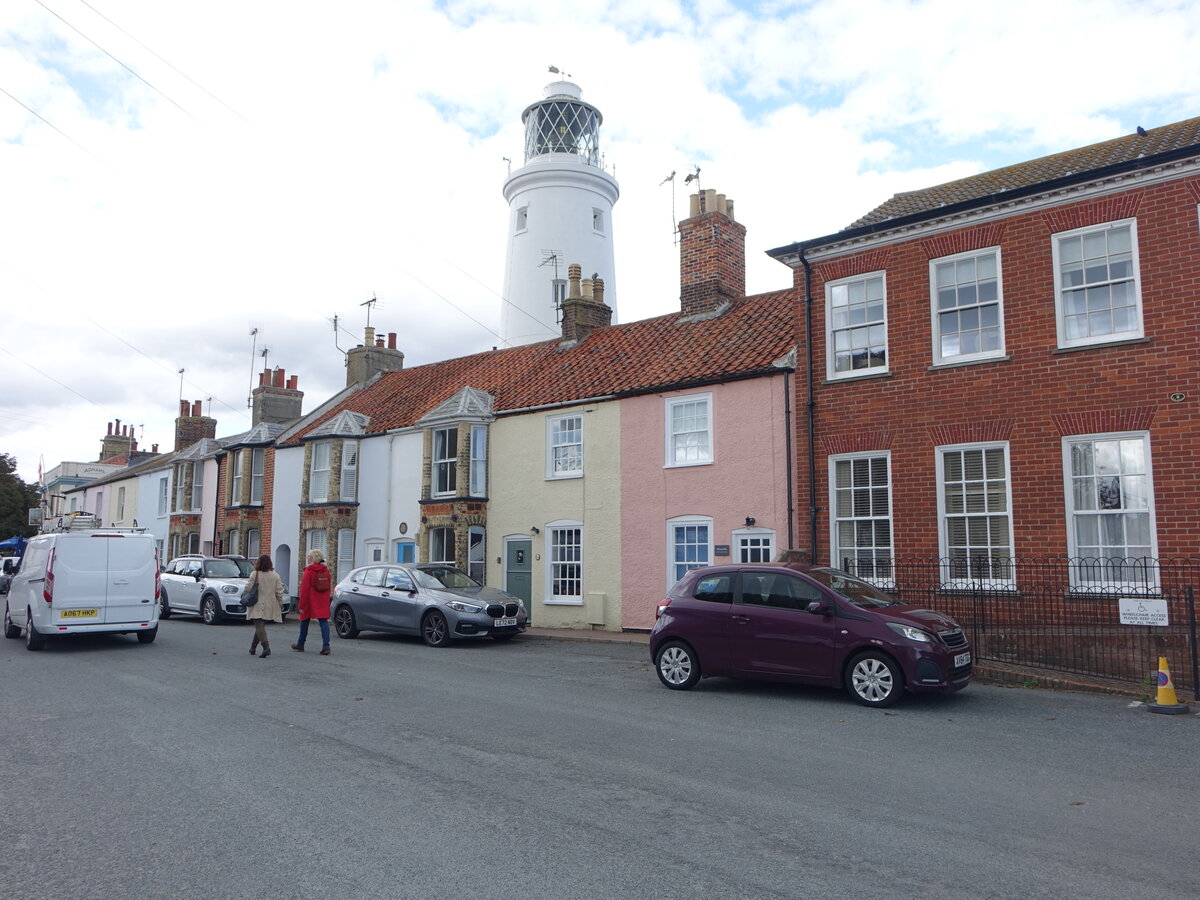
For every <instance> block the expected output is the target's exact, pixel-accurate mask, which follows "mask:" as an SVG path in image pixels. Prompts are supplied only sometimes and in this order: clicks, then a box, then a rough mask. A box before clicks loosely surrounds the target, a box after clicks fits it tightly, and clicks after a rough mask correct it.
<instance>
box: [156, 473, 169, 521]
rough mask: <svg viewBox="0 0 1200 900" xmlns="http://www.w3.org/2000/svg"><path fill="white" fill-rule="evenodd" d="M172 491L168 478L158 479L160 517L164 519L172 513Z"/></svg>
mask: <svg viewBox="0 0 1200 900" xmlns="http://www.w3.org/2000/svg"><path fill="white" fill-rule="evenodd" d="M170 506H171V490H170V483H169V479H168V478H167V476H165V475H164V476H163V477H162V478H160V479H158V516H159V518H162V517H163V516H165V515H167V513H168V512H170Z"/></svg>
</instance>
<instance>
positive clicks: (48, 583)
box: [42, 548, 54, 605]
mask: <svg viewBox="0 0 1200 900" xmlns="http://www.w3.org/2000/svg"><path fill="white" fill-rule="evenodd" d="M42 599H43V600H45V601H46V604H47V605H49V604H51V603H53V602H54V549H53V548H51V549H50V558H49V559H48V560H47V561H46V578H45V579H44V580H43V581H42Z"/></svg>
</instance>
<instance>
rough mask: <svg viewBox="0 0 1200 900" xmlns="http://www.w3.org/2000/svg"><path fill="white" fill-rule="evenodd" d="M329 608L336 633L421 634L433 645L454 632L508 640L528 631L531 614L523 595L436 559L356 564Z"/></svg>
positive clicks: (455, 635)
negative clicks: (489, 584) (488, 584)
mask: <svg viewBox="0 0 1200 900" xmlns="http://www.w3.org/2000/svg"><path fill="white" fill-rule="evenodd" d="M330 611H331V613H332V616H333V627H334V629H335V630H336V631H337V633H338V637H343V638H353V637H357V635H358V633H359V631H389V632H393V633H395V634H419V635H420V636H421V638H422V639H423V640H424V641H425V643H426V644H428V645H429V646H430V647H443V646H445V645H446V644H447V643H449V642H450V640H451V639H455V638H482V637H490V638H493V639H495V640H498V641H505V640H508V639H509V638H512V637H514V636H515V635H518V634H520V633H521V632H522V631H524V630H525V624H526V622H527V621H528V618H529V617H528V614H527V613H526V611H525V605H524V604H523V603H522V602H521V601H520V599H519V598H517V597H514V596H513V595H512V594H506V593H505V592H504V591H501V590H497V589H496V588H490V587H483V586H482V585H481V584H479V583H478V582H477V581H475V580H474V579H473V578H471V577H470V576H469V575H467V574H466V573H465V572H462V571H460V570H458V569H456V568H454V567H453V566H446V565H441V564H437V563H427V564H423V565H374V566H362V567H361V568H358V569H355V570H354V571H352V572H351V573H350V574H349V575H347V576H346V577H345V578H344V579H343V580H342V581H341V583H339V584H338V585H337V587H336V588H334V592H333V602H332V606H331V610H330Z"/></svg>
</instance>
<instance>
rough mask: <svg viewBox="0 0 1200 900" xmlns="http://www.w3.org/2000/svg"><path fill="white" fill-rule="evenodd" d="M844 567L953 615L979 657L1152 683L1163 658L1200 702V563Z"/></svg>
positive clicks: (998, 561) (986, 560) (989, 561)
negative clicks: (1199, 622) (1199, 647)
mask: <svg viewBox="0 0 1200 900" xmlns="http://www.w3.org/2000/svg"><path fill="white" fill-rule="evenodd" d="M840 568H842V569H844V570H846V571H847V572H850V573H852V574H857V575H859V576H860V577H862V578H866V579H868V580H870V581H872V582H874V583H875V584H877V585H879V586H880V587H882V588H884V589H885V590H887V591H888V592H889V593H891V594H893V595H895V596H896V597H897V598H898V599H901V600H903V601H905V602H906V603H912V604H916V605H919V606H925V607H929V608H931V609H936V610H939V611H941V612H945V613H947V614H948V615H950V616H953V617H954V618H955V619H956V620H957V621H958V623H959V624H960V625H961V626H962V627H963V628H964V629H965V630H966V631H967V632H968V634H969V635H970V636H971V643H972V645H973V647H974V653H975V658H976V659H977V660H979V661H981V662H982V661H989V660H990V661H995V662H1002V663H1011V664H1014V665H1020V666H1029V667H1034V668H1043V669H1049V670H1054V671H1058V672H1067V673H1074V674H1079V675H1086V676H1090V677H1094V678H1108V679H1113V680H1117V681H1125V682H1135V683H1145V684H1146V685H1147V691H1148V692H1150V691H1152V690H1153V686H1154V680H1153V679H1154V678H1155V677H1156V675H1157V672H1158V663H1159V659H1160V658H1166V659H1167V661H1168V664H1169V666H1170V669H1171V678H1172V681H1173V682H1174V684H1175V688H1176V691H1177V692H1179V693H1180V694H1181V696H1182V695H1183V694H1187V695H1190V696H1192V697H1195V698H1196V699H1200V693H1198V692H1200V683H1198V682H1200V675H1198V673H1197V668H1198V666H1200V659H1198V658H1197V626H1196V620H1197V614H1196V600H1195V598H1196V595H1197V593H1200V560H1196V559H1187V560H1162V559H1145V558H1137V559H1090V558H1074V559H1071V558H1051V559H1010V558H1007V557H1003V558H1002V557H995V556H990V555H979V556H973V557H972V556H968V557H953V558H950V557H946V558H942V559H880V558H879V557H878V555H876V556H875V557H874V558H872V559H870V560H864V561H863V562H862V564H859V563H857V562H856V560H854V559H843V560H841V564H840Z"/></svg>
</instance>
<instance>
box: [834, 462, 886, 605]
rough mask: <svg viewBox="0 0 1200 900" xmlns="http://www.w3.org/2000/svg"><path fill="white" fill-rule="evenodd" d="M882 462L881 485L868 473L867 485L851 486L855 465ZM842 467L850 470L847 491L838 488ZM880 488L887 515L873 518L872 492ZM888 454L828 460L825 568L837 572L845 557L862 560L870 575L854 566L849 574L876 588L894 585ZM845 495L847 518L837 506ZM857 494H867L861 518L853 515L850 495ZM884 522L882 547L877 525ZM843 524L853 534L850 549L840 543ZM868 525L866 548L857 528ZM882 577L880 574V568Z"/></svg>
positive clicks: (852, 497) (851, 496)
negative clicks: (867, 504) (867, 505)
mask: <svg viewBox="0 0 1200 900" xmlns="http://www.w3.org/2000/svg"><path fill="white" fill-rule="evenodd" d="M879 459H882V460H883V463H884V466H885V472H884V475H885V478H886V481H885V483H884V484H883V485H879V484H877V483H875V481H874V474H873V473H872V472H870V471H869V472H868V483H867V484H863V485H855V484H854V483H853V475H854V472H853V469H854V464H855V463H857V462H865V463H866V464H867V465H868V467H870V464H871V462H872V461H874V460H879ZM839 463H846V464H848V465H849V466H850V468H851V484H850V486H849V487H847V488H839V487H838V474H837V473H838V464H839ZM881 487H882V488H883V489H885V490H886V491H887V515H886V516H881V515H877V510H876V509H875V497H874V494H873V492H874V491H876V490H879V489H880V488H881ZM892 487H893V483H892V454H891V451H889V450H867V451H863V452H860V453H839V454H835V455H833V456H830V457H829V564H830V565H831V566H833V568H835V569H838V568H841V565H842V560H843V559H844V558H845V557H847V556H851V557H853V558H854V559H855V560H856V562H859V563H860V564H861V562H862V561H863V560H866V561H868V562H869V564H870V566H871V572H867V571H859V568H860V566H858V565H856V566H855V571H854V572H852V573H851V574H853V575H857V576H858V577H859V578H862V579H863V580H864V581H869V582H871V583H872V584H877V585H880V586H885V585H891V584H893V583H894V582H895V573H894V569H893V566H892V562H893V560H894V559H895V554H896V528H895V523H894V522H893V520H892V511H893V509H894V508H895V499H894V494H893V491H892ZM842 490H844V491H848V492H849V495H850V504H851V511H850V514H849V515H842V514H841V513H840V504H839V503H838V497H839V491H842ZM856 490H858V491H861V490H866V491H868V492H871V493H869V499H870V501H871V508H870V510H869V511H868V512H867V513H866V514H865V515H855V514H854V496H853V495H854V492H855V491H856ZM883 521H886V522H887V531H888V542H887V544H886V546H885V545H884V544H882V543H881V542H880V541H879V540H878V531H877V527H876V526H877V524H878V523H880V522H883ZM843 524H849V525H851V526H852V527H853V528H854V530H855V537H854V543H853V544H852V545H849V546H847V545H844V544H843V543H842V536H841V526H842V525H843ZM862 524H869V525H870V530H871V540H870V543H869V544H862V545H860V544H859V543H858V540H859V535H858V531H859V526H860V525H862ZM881 567H882V568H883V571H884V572H885V573H886V574H881V573H880V568H881Z"/></svg>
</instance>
